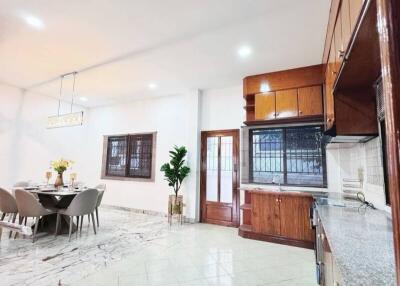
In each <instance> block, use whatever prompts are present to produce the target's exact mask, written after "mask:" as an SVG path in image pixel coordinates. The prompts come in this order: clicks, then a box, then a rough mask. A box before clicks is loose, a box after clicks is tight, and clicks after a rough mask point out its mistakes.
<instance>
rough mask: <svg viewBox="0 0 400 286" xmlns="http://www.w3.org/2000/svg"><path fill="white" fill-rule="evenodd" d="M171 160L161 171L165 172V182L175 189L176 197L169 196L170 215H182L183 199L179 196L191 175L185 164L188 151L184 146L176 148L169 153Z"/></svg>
mask: <svg viewBox="0 0 400 286" xmlns="http://www.w3.org/2000/svg"><path fill="white" fill-rule="evenodd" d="M169 154H170V155H169V156H170V158H171V160H170V161H169V163H165V164H163V165H162V166H161V171H162V172H164V177H165V180H166V181H167V182H168V185H169V186H170V187H172V188H173V190H174V193H175V195H170V196H169V202H168V215H169V216H172V215H173V214H179V215H182V213H183V198H182V196H179V195H178V194H179V190H180V188H181V186H182V182H183V180H184V179H185V178H186V177H187V176H188V175H189V173H190V168H189V167H187V166H186V165H184V164H185V156H186V154H187V150H186V148H185V147H184V146H181V147H177V146H174V148H173V150H172V151H169Z"/></svg>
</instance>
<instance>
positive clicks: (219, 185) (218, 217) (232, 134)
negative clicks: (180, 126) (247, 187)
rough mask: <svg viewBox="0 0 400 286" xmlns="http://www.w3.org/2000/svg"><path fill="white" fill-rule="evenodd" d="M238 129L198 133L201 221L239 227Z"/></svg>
mask: <svg viewBox="0 0 400 286" xmlns="http://www.w3.org/2000/svg"><path fill="white" fill-rule="evenodd" d="M238 186H239V130H223V131H203V132H202V133H201V177H200V204H201V222H205V223H213V224H219V225H225V226H239V191H238Z"/></svg>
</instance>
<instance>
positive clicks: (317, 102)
mask: <svg viewBox="0 0 400 286" xmlns="http://www.w3.org/2000/svg"><path fill="white" fill-rule="evenodd" d="M298 103H299V116H312V115H321V114H323V113H324V109H323V107H322V90H321V86H319V85H317V86H310V87H302V88H299V89H298Z"/></svg>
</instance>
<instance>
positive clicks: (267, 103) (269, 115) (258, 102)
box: [255, 92, 275, 120]
mask: <svg viewBox="0 0 400 286" xmlns="http://www.w3.org/2000/svg"><path fill="white" fill-rule="evenodd" d="M255 119H256V120H269V119H275V92H266V93H259V94H256V95H255Z"/></svg>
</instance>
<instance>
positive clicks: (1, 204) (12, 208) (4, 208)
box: [0, 188, 18, 237]
mask: <svg viewBox="0 0 400 286" xmlns="http://www.w3.org/2000/svg"><path fill="white" fill-rule="evenodd" d="M0 211H1V212H2V215H1V220H4V218H5V217H6V215H7V214H9V215H10V219H11V220H12V222H13V223H15V219H16V218H17V214H18V207H17V203H16V201H15V198H14V197H13V195H12V194H10V193H9V192H7V191H6V190H4V189H2V188H0ZM11 234H12V231H10V236H9V237H11Z"/></svg>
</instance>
